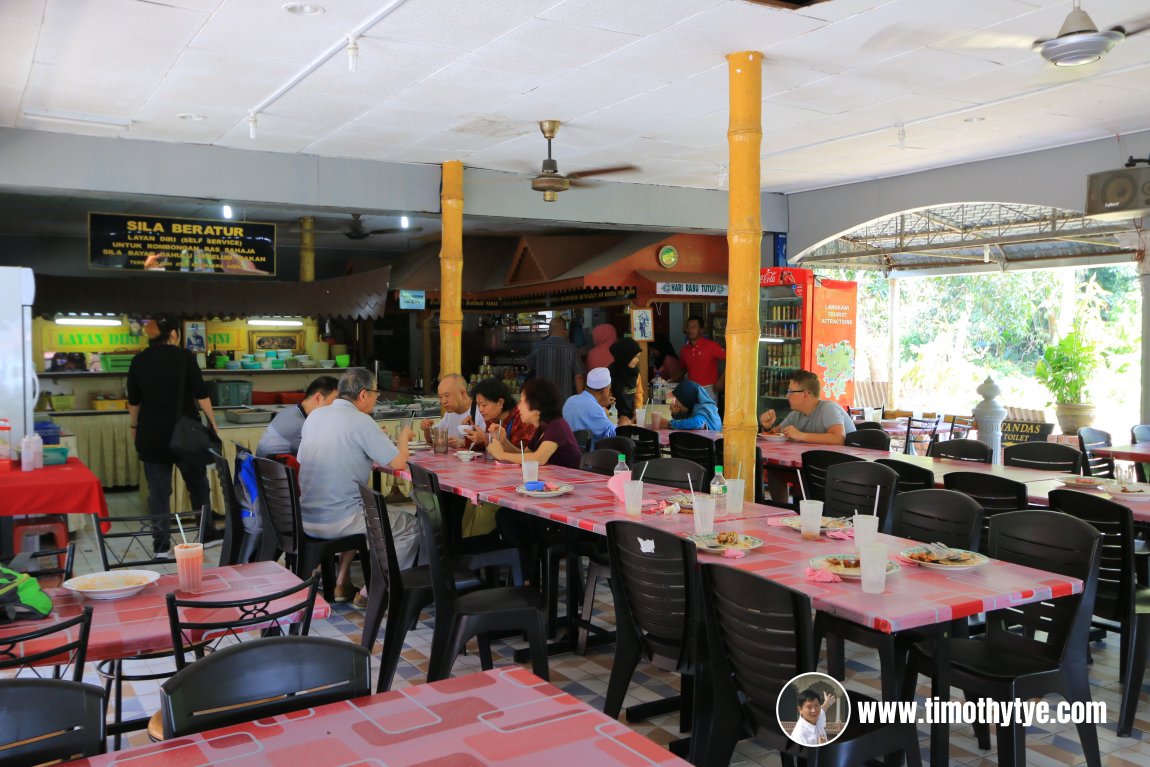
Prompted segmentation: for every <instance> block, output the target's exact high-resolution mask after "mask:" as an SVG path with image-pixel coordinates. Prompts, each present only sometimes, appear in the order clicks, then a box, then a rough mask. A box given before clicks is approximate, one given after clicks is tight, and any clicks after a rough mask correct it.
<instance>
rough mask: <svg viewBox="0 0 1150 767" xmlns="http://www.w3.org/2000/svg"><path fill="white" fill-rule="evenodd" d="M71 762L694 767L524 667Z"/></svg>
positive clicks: (202, 766)
mask: <svg viewBox="0 0 1150 767" xmlns="http://www.w3.org/2000/svg"><path fill="white" fill-rule="evenodd" d="M71 764H74V765H76V766H77V767H112V766H113V765H121V766H122V767H171V766H172V765H181V766H187V767H193V766H194V767H206V766H207V765H222V764H242V765H244V767H286V766H287V765H364V766H365V767H366V765H388V767H426V766H427V765H432V764H435V765H445V766H446V765H458V767H469V766H475V767H478V766H480V765H500V766H501V767H538V766H539V765H550V764H564V765H595V766H596V767H598V766H599V765H603V766H604V767H644V766H659V765H663V766H665V767H688V765H687V763H686V762H684V761H683V760H682V759H680V758H679V757H677V756H675V755H674V754H672V753H671V752H670V751H668V750H667V749H665V748H662V747H661V746H659V745H658V744H656V743H655V742H654V741H652V740H649V739H647V738H645V737H643V736H642V735H641V734H639V733H637V732H635V731H634V730H632V729H631V728H630V727H628V726H627V725H626V724H623V723H622V722H618V721H615V720H613V719H609V718H608V717H607V716H606V715H604V714H603V713H602V712H600V711H597V710H596V709H593V708H591V707H590V706H588V705H587V704H586V703H583V702H582V701H580V700H578V699H577V698H574V697H572V696H571V695H569V694H567V693H565V692H563V691H562V690H560V689H558V688H557V687H554V686H553V685H551V684H548V683H547V682H544V681H543V680H542V679H540V678H539V677H536V676H534V675H532V674H531V673H529V672H528V671H525V670H524V669H521V668H518V667H510V668H506V667H504V668H497V669H493V670H491V671H482V672H477V673H474V674H468V675H466V676H461V677H457V678H454V679H445V680H443V681H440V682H431V683H430V684H420V685H414V686H412V687H405V688H404V689H402V690H392V691H390V692H385V693H378V694H375V695H368V696H365V697H362V698H355V699H353V700H347V701H340V702H337V703H328V704H325V705H322V706H317V707H315V708H308V709H304V710H302V711H296V712H293V713H289V714H280V715H278V716H274V717H268V718H265V719H258V720H256V721H252V722H245V723H243V724H237V725H233V726H231V727H223V728H220V729H218V730H209V731H207V732H202V733H197V734H195V735H186V736H184V737H180V738H173V739H172V740H166V741H163V742H161V743H152V744H149V745H145V746H138V747H136V748H130V749H126V750H124V751H116V752H113V753H109V754H103V755H101V756H94V757H91V758H88V759H81V760H79V761H76V762H71Z"/></svg>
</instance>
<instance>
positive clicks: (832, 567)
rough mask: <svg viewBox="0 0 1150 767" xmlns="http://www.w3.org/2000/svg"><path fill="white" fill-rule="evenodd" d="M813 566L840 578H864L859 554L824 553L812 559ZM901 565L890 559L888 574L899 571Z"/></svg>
mask: <svg viewBox="0 0 1150 767" xmlns="http://www.w3.org/2000/svg"><path fill="white" fill-rule="evenodd" d="M811 567H813V568H815V569H816V570H827V571H828V572H832V573H834V574H835V575H837V576H838V577H840V578H846V579H848V580H859V579H861V578H862V568H860V567H859V555H858V554H824V555H822V556H821V557H815V558H814V559H812V560H811ZM899 569H900V568H899V566H898V565H897V564H896V563H894V562H890V561H888V562H887V563H886V574H887V575H891V574H892V573H897V572H898V571H899Z"/></svg>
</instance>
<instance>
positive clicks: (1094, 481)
mask: <svg viewBox="0 0 1150 767" xmlns="http://www.w3.org/2000/svg"><path fill="white" fill-rule="evenodd" d="M1055 479H1056V480H1057V481H1059V482H1061V483H1062V484H1064V485H1066V486H1067V487H1075V488H1078V489H1079V490H1098V489H1100V488H1102V486H1103V485H1109V484H1112V483H1113V482H1114V480H1112V479H1108V478H1104V477H1080V476H1078V475H1077V474H1065V475H1063V476H1061V477H1055Z"/></svg>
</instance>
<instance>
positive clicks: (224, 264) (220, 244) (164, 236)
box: [88, 213, 276, 277]
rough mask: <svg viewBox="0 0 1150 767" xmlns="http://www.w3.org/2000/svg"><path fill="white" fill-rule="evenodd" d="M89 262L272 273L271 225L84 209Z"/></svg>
mask: <svg viewBox="0 0 1150 767" xmlns="http://www.w3.org/2000/svg"><path fill="white" fill-rule="evenodd" d="M88 268H89V269H112V270H116V271H123V272H189V273H197V274H238V275H252V276H256V277H270V276H274V275H275V273H276V226H275V224H265V223H255V222H252V221H213V220H211V219H196V218H169V217H165V216H136V215H125V214H119V213H89V214H88Z"/></svg>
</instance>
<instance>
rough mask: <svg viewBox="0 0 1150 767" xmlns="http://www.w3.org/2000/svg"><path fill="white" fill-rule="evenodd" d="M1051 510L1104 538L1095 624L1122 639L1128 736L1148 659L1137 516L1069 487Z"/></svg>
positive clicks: (1149, 594) (1149, 593)
mask: <svg viewBox="0 0 1150 767" xmlns="http://www.w3.org/2000/svg"><path fill="white" fill-rule="evenodd" d="M1050 508H1051V509H1054V510H1056V511H1061V512H1064V513H1066V514H1069V515H1070V516H1072V517H1074V518H1076V519H1081V520H1082V521H1083V522H1088V523H1089V524H1090V525H1092V526H1093V527H1094V528H1095V529H1096V530H1097V531H1098V532H1099V533H1100V534H1101V535H1102V543H1101V556H1100V558H1099V562H1098V595H1097V597H1096V598H1095V600H1094V621H1093V625H1094V626H1095V627H1096V628H1099V627H1101V628H1103V629H1105V630H1107V631H1114V632H1116V633H1117V634H1118V635H1119V645H1118V657H1119V660H1118V664H1119V665H1118V678H1119V681H1121V682H1122V704H1121V706H1120V708H1119V714H1118V734H1119V735H1120V736H1122V737H1128V736H1129V735H1130V733H1131V731H1132V729H1133V727H1134V714H1135V713H1136V712H1137V708H1138V695H1139V692H1140V691H1141V689H1142V679H1143V676H1144V675H1145V673H1146V663H1147V660H1150V653H1148V650H1150V588H1147V587H1145V586H1140V585H1139V584H1138V583H1137V582H1136V580H1137V579H1136V578H1135V577H1134V573H1135V565H1134V520H1133V514H1132V513H1131V511H1130V509H1129V508H1128V507H1126V506H1123V505H1122V504H1120V503H1115V502H1114V501H1110V500H1107V499H1106V498H1101V497H1099V496H1097V495H1091V494H1090V493H1080V492H1078V491H1076V490H1065V489H1062V490H1051V491H1050Z"/></svg>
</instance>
